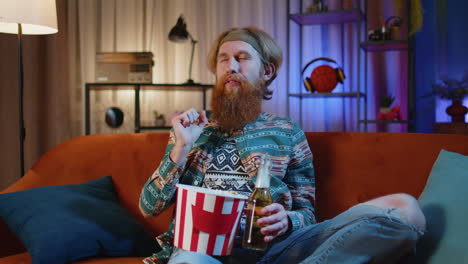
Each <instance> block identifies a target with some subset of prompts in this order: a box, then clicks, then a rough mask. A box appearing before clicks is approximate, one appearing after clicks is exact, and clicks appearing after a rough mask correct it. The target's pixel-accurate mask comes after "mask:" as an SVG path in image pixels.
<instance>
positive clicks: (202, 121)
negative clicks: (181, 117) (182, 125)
mask: <svg viewBox="0 0 468 264" xmlns="http://www.w3.org/2000/svg"><path fill="white" fill-rule="evenodd" d="M207 122H208V118H207V117H206V111H205V110H203V111H201V113H200V115H199V116H198V124H203V125H204V124H206V123H207Z"/></svg>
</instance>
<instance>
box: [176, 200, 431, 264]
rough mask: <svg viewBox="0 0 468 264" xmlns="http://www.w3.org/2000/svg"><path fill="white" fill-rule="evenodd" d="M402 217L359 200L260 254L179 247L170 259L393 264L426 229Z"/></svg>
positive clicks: (280, 239)
mask: <svg viewBox="0 0 468 264" xmlns="http://www.w3.org/2000/svg"><path fill="white" fill-rule="evenodd" d="M402 216H403V215H402V212H401V211H400V210H398V209H396V208H394V209H390V210H385V209H382V208H379V207H376V206H372V205H367V204H358V205H355V206H353V207H351V208H349V209H348V210H346V211H345V212H343V213H341V214H339V215H337V216H336V217H334V218H332V219H329V220H326V221H323V222H321V223H318V224H315V225H311V226H308V227H305V228H302V229H299V230H296V231H294V232H291V233H289V234H286V235H284V236H282V237H278V238H276V239H275V240H273V241H272V242H270V243H269V247H268V249H267V251H265V252H262V253H259V252H255V251H252V250H248V249H243V248H234V251H233V254H232V255H230V256H223V257H218V256H209V255H205V254H201V253H195V252H190V251H183V250H180V249H175V250H174V253H173V255H172V256H171V258H170V260H169V264H176V263H179V264H180V263H200V264H202V263H203V264H221V263H224V264H230V263H242V264H250V263H259V264H270V263H278V264H279V263H289V264H294V263H307V264H321V263H343V264H348V263H350V264H361V263H395V262H396V261H398V260H399V259H400V258H401V257H402V256H403V255H405V254H407V253H408V252H411V250H414V248H415V246H416V242H417V241H418V239H419V238H420V236H421V235H422V234H423V231H422V230H417V229H416V227H414V226H413V225H411V224H408V223H407V222H405V221H403V220H401V219H400V218H401V217H402Z"/></svg>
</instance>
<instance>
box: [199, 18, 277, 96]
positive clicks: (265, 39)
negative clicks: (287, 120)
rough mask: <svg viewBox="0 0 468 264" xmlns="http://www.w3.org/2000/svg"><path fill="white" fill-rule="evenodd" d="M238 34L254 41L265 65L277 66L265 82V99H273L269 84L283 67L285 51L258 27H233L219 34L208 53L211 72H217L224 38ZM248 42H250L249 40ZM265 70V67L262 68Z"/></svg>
mask: <svg viewBox="0 0 468 264" xmlns="http://www.w3.org/2000/svg"><path fill="white" fill-rule="evenodd" d="M233 33H235V34H237V35H239V36H242V35H243V36H245V38H247V39H250V40H252V41H254V42H255V43H252V44H254V45H252V44H251V45H252V46H253V47H254V48H255V49H256V50H257V52H258V53H259V55H260V59H261V61H262V64H263V65H268V64H270V63H272V64H273V65H274V66H275V72H274V73H273V76H272V77H271V78H270V79H269V80H268V81H266V82H265V88H264V91H263V99H265V100H269V99H271V95H272V94H273V91H271V90H269V89H268V86H269V85H270V84H271V83H272V82H273V80H274V79H275V78H276V76H277V75H278V70H279V68H280V67H281V64H282V62H283V53H282V51H281V48H280V47H279V46H278V44H277V43H276V41H275V40H274V39H273V38H272V37H270V35H268V34H267V33H266V32H264V31H262V30H260V29H258V28H256V27H244V28H231V29H229V30H227V31H225V32H223V33H221V35H219V37H218V38H217V39H216V40H215V41H214V43H213V46H212V47H211V50H210V52H209V55H208V68H209V69H210V71H211V72H213V73H214V74H216V64H217V57H218V51H219V47H220V46H221V44H222V43H223V40H224V38H225V37H226V36H228V35H231V34H233ZM247 43H248V42H247ZM262 70H263V68H262Z"/></svg>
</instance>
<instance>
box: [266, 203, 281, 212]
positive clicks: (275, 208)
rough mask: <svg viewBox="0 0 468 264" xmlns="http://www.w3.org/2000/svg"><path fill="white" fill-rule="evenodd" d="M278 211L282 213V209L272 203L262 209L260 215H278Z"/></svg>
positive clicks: (279, 205)
mask: <svg viewBox="0 0 468 264" xmlns="http://www.w3.org/2000/svg"><path fill="white" fill-rule="evenodd" d="M280 211H284V207H283V206H282V205H281V204H279V203H272V204H270V205H267V206H265V207H263V209H262V214H263V215H270V214H275V213H278V212H280Z"/></svg>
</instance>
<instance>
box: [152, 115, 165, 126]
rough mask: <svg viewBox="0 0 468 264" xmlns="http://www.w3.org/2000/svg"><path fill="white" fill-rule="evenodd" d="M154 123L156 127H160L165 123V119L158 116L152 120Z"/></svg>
mask: <svg viewBox="0 0 468 264" xmlns="http://www.w3.org/2000/svg"><path fill="white" fill-rule="evenodd" d="M154 124H155V125H156V126H158V127H162V126H164V125H165V124H166V120H165V119H164V117H159V118H156V120H155V121H154Z"/></svg>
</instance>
